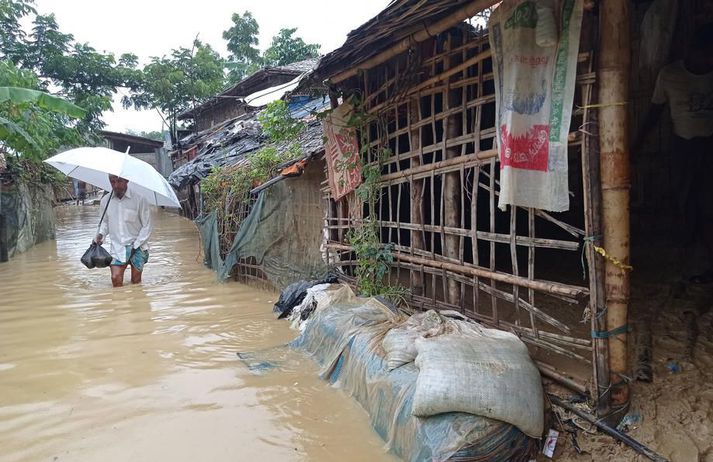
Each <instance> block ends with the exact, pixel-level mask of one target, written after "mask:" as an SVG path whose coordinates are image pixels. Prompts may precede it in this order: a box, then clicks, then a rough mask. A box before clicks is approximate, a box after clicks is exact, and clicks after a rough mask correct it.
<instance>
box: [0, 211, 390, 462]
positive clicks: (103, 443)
mask: <svg viewBox="0 0 713 462" xmlns="http://www.w3.org/2000/svg"><path fill="white" fill-rule="evenodd" d="M57 213H58V229H57V240H56V241H50V242H45V243H43V244H40V245H38V246H36V247H35V248H33V249H31V250H30V251H28V252H27V253H25V254H21V255H18V256H16V257H15V258H14V259H12V260H11V261H10V262H8V263H2V264H0V287H1V288H2V290H0V460H1V461H3V462H15V461H62V460H70V461H103V462H108V461H129V460H131V461H162V460H171V461H196V460H205V461H239V460H255V459H260V460H264V461H269V460H280V461H287V460H310V461H312V460H314V461H333V460H340V461H350V460H353V461H357V460H359V461H361V460H370V461H374V460H391V457H390V456H388V455H386V454H384V452H383V450H382V447H383V442H382V441H381V440H380V439H379V438H378V436H377V435H376V434H375V433H374V432H373V431H372V430H371V428H370V426H369V423H368V417H367V415H366V413H365V412H364V411H363V410H362V409H361V408H360V407H359V406H358V404H356V403H355V402H354V401H353V400H352V399H351V398H349V397H348V396H347V395H346V394H344V393H343V392H342V391H340V390H336V389H334V388H330V387H329V386H328V385H327V384H326V383H324V382H323V381H321V380H320V379H319V378H318V377H317V366H316V364H314V363H313V361H312V360H311V359H309V358H307V357H305V356H303V355H301V354H300V353H297V352H294V351H291V350H289V349H286V348H283V349H280V348H278V349H277V350H273V348H274V347H276V346H279V345H284V344H285V343H286V342H289V341H290V340H291V339H293V338H294V337H295V335H296V334H295V332H294V331H292V330H290V329H289V327H288V325H287V323H285V322H281V321H275V320H274V316H273V314H272V313H271V305H272V302H273V301H274V299H275V297H276V296H275V294H271V293H268V292H263V291H259V290H255V289H253V288H249V287H246V286H244V285H240V284H237V283H227V284H219V283H217V282H216V279H215V275H214V273H213V272H211V271H210V270H208V269H206V268H205V267H204V266H203V265H202V264H201V262H200V260H201V256H200V255H199V240H198V235H197V231H196V229H195V227H194V226H193V224H192V223H191V222H189V221H188V220H185V219H183V218H180V217H178V216H175V215H172V214H169V213H165V212H162V213H160V214H159V215H158V216H157V226H156V230H155V231H154V235H153V237H152V239H151V245H152V248H151V260H150V262H149V263H148V264H147V266H146V271H145V274H144V283H143V284H142V285H139V286H130V285H129V286H126V287H124V288H121V289H112V288H111V282H110V278H109V271H108V269H102V270H98V269H95V270H87V269H85V268H84V267H83V266H81V264H80V262H79V257H80V256H81V253H82V252H83V251H84V250H85V249H86V247H87V245H88V244H89V242H90V240H91V237H92V235H93V233H94V229H93V226H94V225H93V224H94V223H96V222H97V221H98V217H99V211H98V208H97V207H91V206H87V207H70V208H67V207H65V208H59V209H57ZM127 283H128V277H127ZM263 350H266V351H272V352H273V353H272V354H271V355H270V356H271V357H277V358H279V359H280V361H278V362H277V363H276V365H277V367H275V368H273V369H265V370H262V369H261V368H258V369H257V370H251V369H250V368H249V367H248V364H246V363H245V362H243V361H241V360H240V359H239V358H238V356H237V353H238V352H255V351H263ZM275 351H277V352H278V354H277V355H275V354H274V352H275Z"/></svg>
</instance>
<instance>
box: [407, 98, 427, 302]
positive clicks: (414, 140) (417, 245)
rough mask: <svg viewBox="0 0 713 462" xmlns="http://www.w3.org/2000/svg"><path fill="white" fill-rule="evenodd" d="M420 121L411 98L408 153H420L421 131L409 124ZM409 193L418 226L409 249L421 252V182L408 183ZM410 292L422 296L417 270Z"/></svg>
mask: <svg viewBox="0 0 713 462" xmlns="http://www.w3.org/2000/svg"><path fill="white" fill-rule="evenodd" d="M420 119H421V101H420V99H419V98H418V97H413V98H411V100H410V101H409V115H408V121H409V128H410V130H409V145H410V146H409V147H410V148H411V149H410V152H412V153H414V152H421V129H420V128H419V127H416V128H411V124H414V123H416V122H418V121H419V120H420ZM420 165H421V156H420V155H418V156H414V157H412V158H411V168H415V167H418V166H420ZM410 191H411V224H414V225H418V227H417V228H414V229H413V230H412V231H411V248H413V249H418V250H423V248H424V246H423V244H424V235H423V232H422V231H421V229H419V228H420V226H421V225H423V180H413V179H411V182H410ZM411 292H412V293H413V294H414V295H424V294H425V288H424V281H423V273H421V271H418V270H411Z"/></svg>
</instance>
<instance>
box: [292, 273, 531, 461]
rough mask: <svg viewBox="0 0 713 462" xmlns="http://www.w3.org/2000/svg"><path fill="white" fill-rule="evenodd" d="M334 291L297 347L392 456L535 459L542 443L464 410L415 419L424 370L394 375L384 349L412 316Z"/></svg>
mask: <svg viewBox="0 0 713 462" xmlns="http://www.w3.org/2000/svg"><path fill="white" fill-rule="evenodd" d="M326 293H327V294H329V297H320V298H319V299H318V301H317V307H316V310H315V312H314V313H313V314H312V316H311V317H310V319H309V321H308V322H307V323H306V325H305V328H304V332H303V333H302V335H300V337H298V338H297V339H296V340H295V341H294V342H292V346H293V347H295V348H297V349H301V350H303V351H305V352H307V353H309V354H310V355H312V356H313V357H314V358H315V360H316V361H317V362H318V363H319V364H320V366H321V372H320V375H321V377H322V378H323V379H325V380H327V381H329V382H330V383H332V384H334V385H335V386H338V387H341V388H343V389H344V390H345V391H347V392H348V393H349V394H351V395H352V396H353V397H354V398H355V399H356V400H357V401H358V402H359V403H360V404H361V405H362V406H363V407H364V409H365V410H366V411H367V412H368V414H369V415H370V418H371V424H372V426H373V428H374V429H375V430H376V432H377V433H378V434H379V435H380V436H381V437H382V438H383V439H384V441H386V446H387V448H388V449H389V450H390V451H392V452H393V453H394V454H396V455H398V456H399V457H401V458H403V459H405V460H409V461H425V460H428V461H430V460H436V461H440V460H449V459H450V460H462V461H495V462H497V461H520V460H528V455H529V454H531V451H532V449H533V447H534V445H535V440H533V439H531V438H529V437H527V436H526V435H525V434H523V433H522V432H521V431H520V430H518V429H517V428H516V427H514V426H513V425H510V424H507V423H504V422H499V421H496V420H493V419H489V418H486V417H480V416H476V415H472V414H466V413H457V412H451V413H444V414H439V415H435V416H430V417H427V418H419V417H414V416H412V405H413V395H414V390H415V385H416V377H417V375H418V369H417V368H416V366H415V365H414V364H413V363H408V364H405V365H403V366H401V367H399V368H396V369H394V370H392V371H389V370H388V367H387V361H386V354H385V352H384V350H383V349H382V347H381V343H382V341H383V338H384V336H385V334H386V333H387V332H388V331H389V329H391V328H393V327H395V326H397V325H399V324H401V323H402V322H403V321H404V317H403V316H402V315H399V314H398V313H395V312H393V311H392V310H391V309H390V308H388V307H386V306H385V305H383V304H381V303H379V302H378V301H376V300H375V299H364V298H358V297H356V296H355V295H354V294H353V292H352V291H351V289H349V288H348V287H346V286H336V285H334V286H332V288H330V289H329V290H328V291H327V292H326Z"/></svg>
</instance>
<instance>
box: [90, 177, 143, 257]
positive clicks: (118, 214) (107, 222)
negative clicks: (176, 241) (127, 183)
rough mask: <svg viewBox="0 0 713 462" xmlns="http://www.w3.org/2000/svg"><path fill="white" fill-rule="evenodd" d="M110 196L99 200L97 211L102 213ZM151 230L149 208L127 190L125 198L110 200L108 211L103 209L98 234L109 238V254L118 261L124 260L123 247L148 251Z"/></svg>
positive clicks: (114, 197) (124, 248)
mask: <svg viewBox="0 0 713 462" xmlns="http://www.w3.org/2000/svg"><path fill="white" fill-rule="evenodd" d="M108 200H109V194H107V195H105V196H104V197H102V200H101V202H100V204H101V205H100V210H101V211H102V212H104V208H105V207H106V203H107V201H108ZM151 231H153V220H152V217H151V206H150V205H149V203H148V202H147V201H146V199H144V198H143V197H141V196H139V195H138V194H131V188H130V187H129V189H127V191H126V193H124V197H122V198H121V199H119V198H118V197H116V196H113V197H112V198H111V202H109V208H107V209H106V215H104V221H102V224H101V227H100V228H99V233H100V234H101V235H102V236H103V237H104V238H106V237H107V236H110V237H111V239H109V240H110V242H111V246H110V248H109V253H110V254H111V256H112V257H114V258H115V259H117V260H119V261H122V262H123V261H126V246H127V245H131V246H133V248H135V249H138V248H141V249H142V250H148V248H149V246H148V239H149V237H150V236H151Z"/></svg>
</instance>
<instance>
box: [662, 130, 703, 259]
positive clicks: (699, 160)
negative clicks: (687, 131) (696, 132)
mask: <svg viewBox="0 0 713 462" xmlns="http://www.w3.org/2000/svg"><path fill="white" fill-rule="evenodd" d="M673 159H674V161H673V166H672V169H673V170H672V172H671V174H672V180H673V184H672V186H673V189H674V194H675V197H676V212H677V218H676V220H677V225H678V229H680V230H681V231H682V233H683V236H684V237H685V241H686V242H684V244H686V245H692V244H695V242H696V241H700V242H701V243H702V244H703V245H704V246H705V247H706V251H707V252H708V255H707V257H708V266H709V267H713V136H709V137H706V138H693V139H690V140H687V139H684V138H680V137H678V136H675V137H674V140H673Z"/></svg>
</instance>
